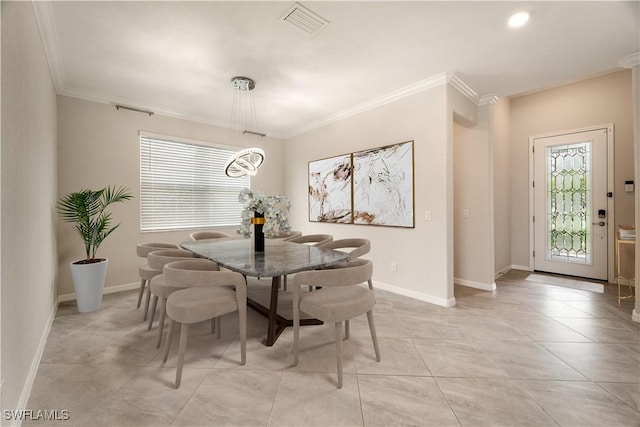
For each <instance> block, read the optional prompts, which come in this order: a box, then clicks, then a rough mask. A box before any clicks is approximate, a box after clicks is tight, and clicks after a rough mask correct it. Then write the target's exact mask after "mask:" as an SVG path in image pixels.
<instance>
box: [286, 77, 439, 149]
mask: <svg viewBox="0 0 640 427" xmlns="http://www.w3.org/2000/svg"><path fill="white" fill-rule="evenodd" d="M447 80H448V77H447V74H446V73H440V74H437V75H435V76H432V77H429V78H427V79H424V80H420V81H419V82H416V83H413V84H411V85H408V86H405V87H403V88H400V89H398V90H394V91H392V92H389V93H387V94H385V95H382V96H379V97H376V98H373V99H371V100H369V101H366V102H363V103H361V104H358V105H356V106H354V107H351V108H347V109H345V110H342V111H339V112H337V113H335V114H332V115H330V116H328V117H326V118H324V119H322V120H318V121H316V122H312V123H310V124H308V125H306V126H302V127H299V128H297V129H294V130H293V131H292V132H291V134H290V135H287V138H291V137H294V136H297V135H301V134H303V133H306V132H309V131H311V130H314V129H317V128H319V127H322V126H325V125H328V124H330V123H335V122H338V121H340V120H344V119H346V118H347V117H351V116H354V115H356V114H359V113H363V112H365V111H368V110H372V109H374V108H377V107H380V106H383V105H385V104H389V103H391V102H394V101H397V100H399V99H402V98H406V97H408V96H411V95H415V94H417V93H420V92H424V91H425V90H429V89H432V88H434V87H438V86H441V85H443V84H445V83H447Z"/></svg>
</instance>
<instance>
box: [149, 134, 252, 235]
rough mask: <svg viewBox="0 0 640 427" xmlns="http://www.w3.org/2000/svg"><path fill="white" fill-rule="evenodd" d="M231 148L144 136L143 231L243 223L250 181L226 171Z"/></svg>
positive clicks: (151, 135)
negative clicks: (240, 198) (243, 197)
mask: <svg viewBox="0 0 640 427" xmlns="http://www.w3.org/2000/svg"><path fill="white" fill-rule="evenodd" d="M234 152H235V151H234V150H233V148H231V147H228V148H227V147H222V146H212V145H205V143H199V142H196V141H190V140H184V139H180V138H174V137H165V136H159V135H153V134H148V133H140V191H141V194H140V199H141V202H140V203H141V209H140V229H141V231H160V230H181V229H190V228H206V227H215V226H235V225H238V224H240V213H241V212H242V208H243V206H242V204H241V203H240V202H239V201H238V193H239V192H240V190H241V189H243V188H245V187H246V188H248V187H249V177H241V178H229V177H228V176H226V175H225V173H224V165H225V163H226V161H227V159H228V158H229V157H230V156H231V155H232V154H233V153H234Z"/></svg>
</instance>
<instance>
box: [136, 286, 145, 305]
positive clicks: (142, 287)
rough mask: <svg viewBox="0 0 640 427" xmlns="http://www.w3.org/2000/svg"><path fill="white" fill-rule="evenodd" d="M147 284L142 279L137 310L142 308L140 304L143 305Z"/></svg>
mask: <svg viewBox="0 0 640 427" xmlns="http://www.w3.org/2000/svg"><path fill="white" fill-rule="evenodd" d="M145 284H146V280H144V279H141V280H140V292H139V293H138V305H137V306H136V308H140V304H141V303H142V295H143V294H144V288H145V286H144V285H145Z"/></svg>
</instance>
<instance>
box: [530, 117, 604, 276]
mask: <svg viewBox="0 0 640 427" xmlns="http://www.w3.org/2000/svg"><path fill="white" fill-rule="evenodd" d="M607 143H608V141H607V129H595V130H589V131H582V132H576V133H568V134H563V135H555V136H546V137H540V138H534V139H533V147H534V148H533V149H534V184H533V185H534V248H535V252H534V258H533V259H534V270H537V271H545V272H550V273H558V274H568V275H572V276H581V277H588V278H593V279H598V280H607V236H608V229H607V227H608V224H609V212H607V152H608V150H607Z"/></svg>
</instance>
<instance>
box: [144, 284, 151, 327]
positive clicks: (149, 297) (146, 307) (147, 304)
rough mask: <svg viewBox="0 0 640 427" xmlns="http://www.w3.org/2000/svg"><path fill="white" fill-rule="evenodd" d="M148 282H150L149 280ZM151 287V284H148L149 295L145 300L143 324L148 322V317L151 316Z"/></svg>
mask: <svg viewBox="0 0 640 427" xmlns="http://www.w3.org/2000/svg"><path fill="white" fill-rule="evenodd" d="M147 282H149V281H148V280H147ZM149 285H150V283H147V295H146V298H145V300H144V317H143V318H142V321H143V322H144V321H145V320H147V315H148V314H149V300H150V299H151V288H150V286H149Z"/></svg>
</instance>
